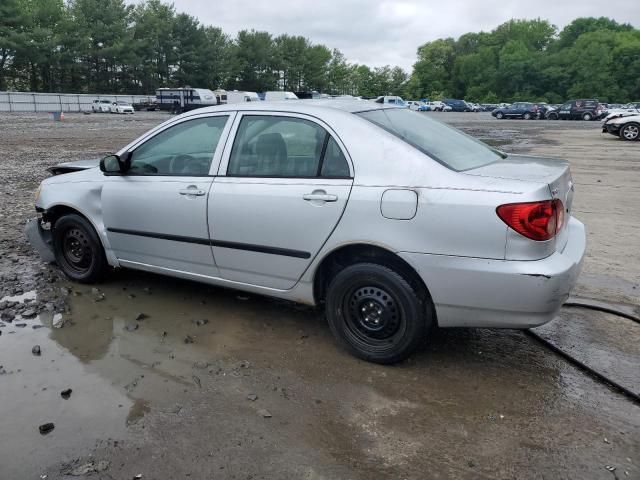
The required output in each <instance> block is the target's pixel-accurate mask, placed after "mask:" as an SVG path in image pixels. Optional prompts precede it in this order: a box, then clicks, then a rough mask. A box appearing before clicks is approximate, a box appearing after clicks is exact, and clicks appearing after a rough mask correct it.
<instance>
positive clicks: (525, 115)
mask: <svg viewBox="0 0 640 480" xmlns="http://www.w3.org/2000/svg"><path fill="white" fill-rule="evenodd" d="M522 118H524V119H525V120H531V114H530V113H529V112H527V113H525V114H524V115H523V116H522Z"/></svg>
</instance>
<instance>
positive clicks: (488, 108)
mask: <svg viewBox="0 0 640 480" xmlns="http://www.w3.org/2000/svg"><path fill="white" fill-rule="evenodd" d="M480 105H481V106H482V110H483V111H484V112H493V111H494V110H495V109H496V108H498V104H497V103H482V104H480Z"/></svg>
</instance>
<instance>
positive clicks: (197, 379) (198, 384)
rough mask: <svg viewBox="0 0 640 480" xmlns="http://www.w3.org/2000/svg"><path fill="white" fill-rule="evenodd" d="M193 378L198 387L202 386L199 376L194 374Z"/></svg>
mask: <svg viewBox="0 0 640 480" xmlns="http://www.w3.org/2000/svg"><path fill="white" fill-rule="evenodd" d="M191 378H193V383H195V384H196V386H197V387H198V388H202V383H201V382H200V378H199V377H197V376H195V375H193V376H192V377H191Z"/></svg>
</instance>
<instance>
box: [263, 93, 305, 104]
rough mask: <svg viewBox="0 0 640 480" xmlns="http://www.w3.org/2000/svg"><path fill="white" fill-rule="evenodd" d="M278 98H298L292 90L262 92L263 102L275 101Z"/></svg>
mask: <svg viewBox="0 0 640 480" xmlns="http://www.w3.org/2000/svg"><path fill="white" fill-rule="evenodd" d="M278 100H298V97H297V96H296V94H295V93H293V92H281V91H275V92H266V93H265V94H264V101H265V102H276V101H278Z"/></svg>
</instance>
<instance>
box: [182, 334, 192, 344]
mask: <svg viewBox="0 0 640 480" xmlns="http://www.w3.org/2000/svg"><path fill="white" fill-rule="evenodd" d="M194 341H195V340H194V339H193V337H192V336H191V335H186V336H185V337H184V343H193V342H194Z"/></svg>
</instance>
